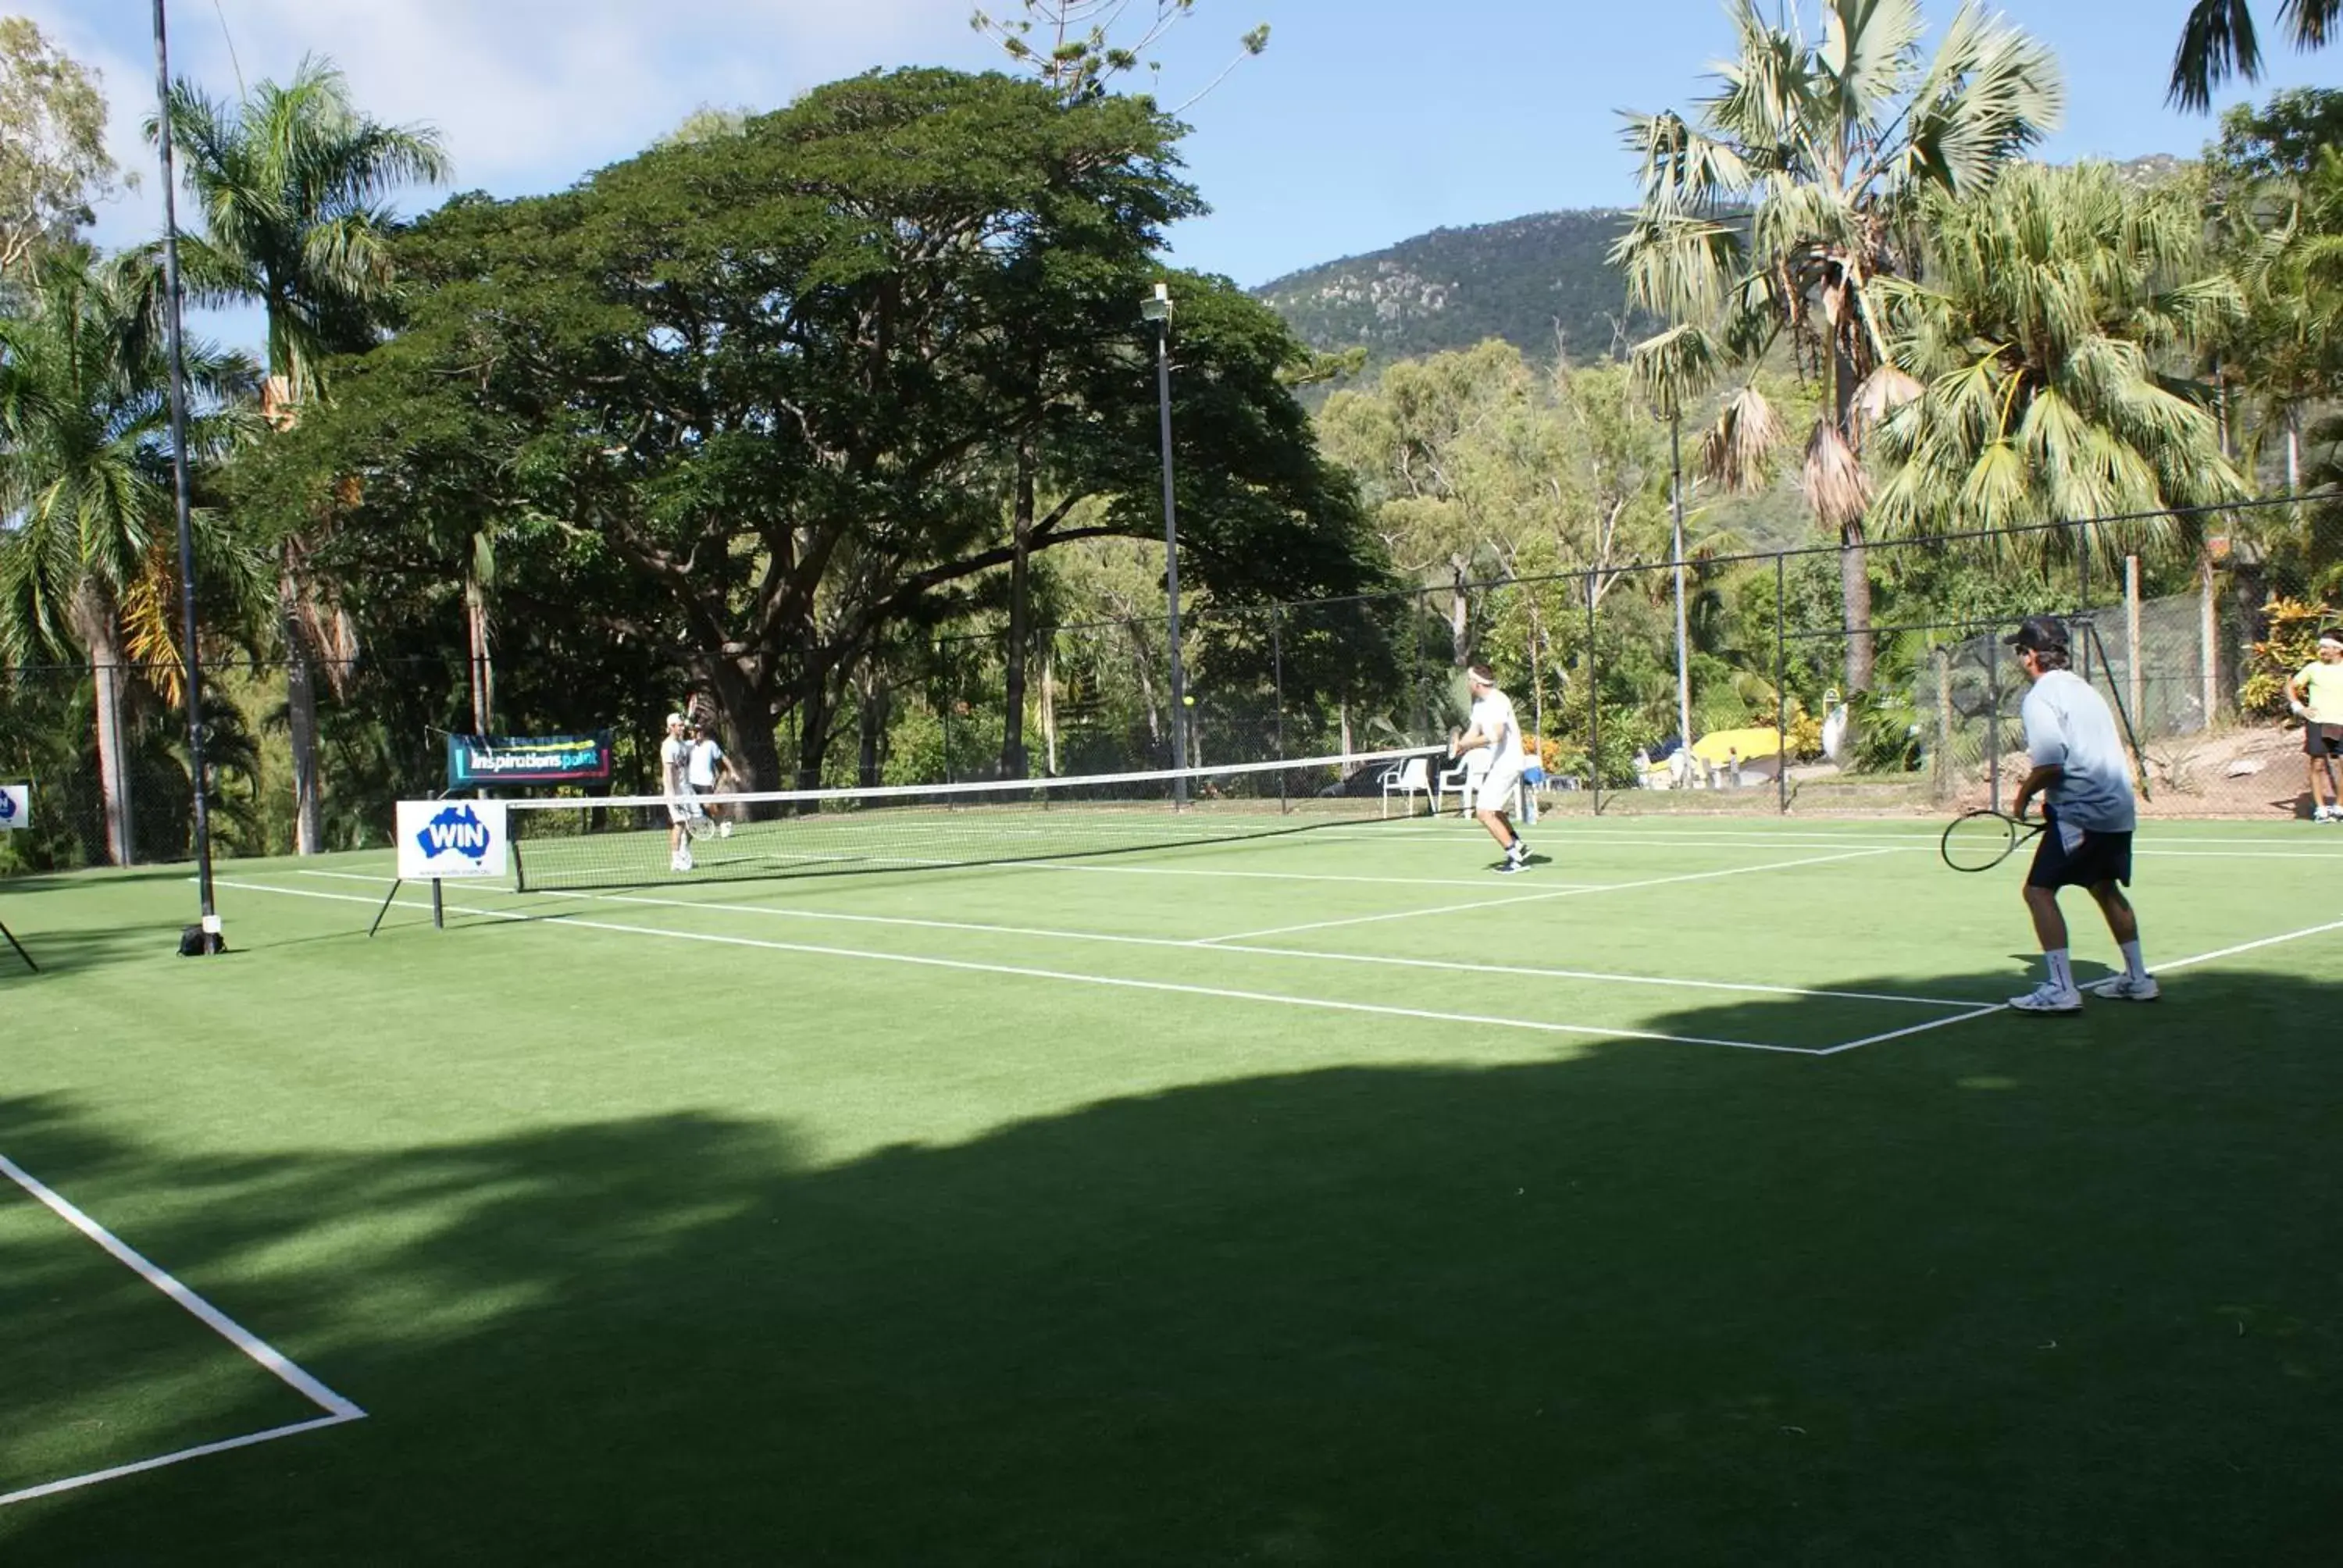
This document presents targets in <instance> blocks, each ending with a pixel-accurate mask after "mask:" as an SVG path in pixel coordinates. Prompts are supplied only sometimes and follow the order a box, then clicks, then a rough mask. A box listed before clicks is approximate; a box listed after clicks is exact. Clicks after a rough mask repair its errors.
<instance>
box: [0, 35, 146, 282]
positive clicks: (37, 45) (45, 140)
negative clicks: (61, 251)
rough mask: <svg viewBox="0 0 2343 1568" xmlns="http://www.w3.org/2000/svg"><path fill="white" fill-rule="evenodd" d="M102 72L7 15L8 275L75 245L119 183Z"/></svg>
mask: <svg viewBox="0 0 2343 1568" xmlns="http://www.w3.org/2000/svg"><path fill="white" fill-rule="evenodd" d="M116 172H117V171H116V168H115V165H114V158H113V156H112V155H111V154H109V153H108V152H107V151H106V98H105V96H104V95H103V94H101V93H100V92H99V90H98V75H97V73H96V71H94V70H92V69H91V68H89V67H88V66H86V65H83V64H81V62H79V61H77V60H75V58H73V56H72V55H67V54H65V52H64V51H63V50H61V49H59V48H57V47H56V45H54V44H52V43H50V42H49V40H48V39H47V37H45V35H43V34H42V32H41V30H40V28H39V27H37V26H35V25H34V24H33V23H32V22H31V21H29V20H28V19H26V18H25V17H23V16H0V276H5V275H7V274H11V273H17V272H21V271H22V270H23V269H24V268H25V266H27V265H28V264H29V262H30V260H31V258H32V256H33V253H34V251H35V249H36V248H38V247H40V246H44V245H57V244H65V243H69V242H70V241H71V240H72V238H73V236H74V235H75V232H76V231H77V230H78V229H80V228H81V227H82V226H84V225H85V224H88V223H91V222H94V221H95V220H96V212H95V211H94V210H93V208H92V206H91V204H92V203H93V202H94V201H96V200H98V199H101V198H103V197H104V196H106V195H107V194H108V193H109V192H111V191H112V190H113V188H114V184H115V177H116Z"/></svg>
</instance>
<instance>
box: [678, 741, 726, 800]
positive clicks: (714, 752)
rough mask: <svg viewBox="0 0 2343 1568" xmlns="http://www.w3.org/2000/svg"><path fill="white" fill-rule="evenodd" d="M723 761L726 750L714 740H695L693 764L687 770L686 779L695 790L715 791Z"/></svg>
mask: <svg viewBox="0 0 2343 1568" xmlns="http://www.w3.org/2000/svg"><path fill="white" fill-rule="evenodd" d="M723 760H724V748H722V747H721V746H719V745H717V744H716V742H714V741H713V740H695V741H693V742H692V743H691V764H690V766H689V768H688V769H686V771H685V777H686V778H687V779H689V780H690V781H691V787H692V788H693V789H715V788H716V769H717V768H718V767H719V765H720V764H721V763H722V762H723Z"/></svg>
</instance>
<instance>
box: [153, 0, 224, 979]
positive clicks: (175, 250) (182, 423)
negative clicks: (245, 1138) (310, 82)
mask: <svg viewBox="0 0 2343 1568" xmlns="http://www.w3.org/2000/svg"><path fill="white" fill-rule="evenodd" d="M155 132H156V134H155V142H156V147H157V148H158V149H159V156H160V161H161V163H162V166H163V294H164V302H163V307H164V310H165V311H166V316H165V318H164V325H165V327H166V335H167V337H168V339H169V352H170V371H171V487H172V492H173V501H174V504H175V507H176V512H177V516H178V525H179V632H180V637H181V638H182V640H183V641H184V643H185V645H186V648H185V655H184V657H185V658H186V699H187V769H188V771H189V772H190V773H191V774H193V775H194V779H195V787H196V788H195V795H196V898H197V900H199V902H200V903H201V905H202V913H203V928H204V936H205V940H204V942H203V944H202V945H203V950H204V951H205V952H210V951H213V950H215V948H216V946H217V944H218V940H219V934H220V919H219V911H218V910H217V909H216V906H215V905H214V904H213V901H212V829H211V809H210V805H209V796H210V792H211V779H210V777H209V773H208V769H206V768H205V766H204V724H203V698H204V672H203V661H202V658H201V657H200V655H199V652H198V650H197V648H196V539H195V531H194V529H193V528H192V527H191V526H190V524H189V522H188V519H187V363H186V348H185V345H184V344H183V343H182V341H181V337H180V323H179V218H178V203H177V200H176V196H175V194H174V189H175V187H176V185H177V183H178V182H177V180H176V178H175V177H174V176H173V172H172V167H171V54H170V47H169V45H168V42H167V40H166V29H165V25H164V20H163V0H155Z"/></svg>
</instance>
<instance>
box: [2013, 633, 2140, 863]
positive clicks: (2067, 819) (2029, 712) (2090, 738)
mask: <svg viewBox="0 0 2343 1568" xmlns="http://www.w3.org/2000/svg"><path fill="white" fill-rule="evenodd" d="M2018 712H2019V717H2020V718H2021V719H2024V721H2025V724H2026V755H2027V756H2028V757H2030V758H2032V759H2033V760H2034V765H2035V766H2036V768H2048V767H2053V766H2056V768H2058V769H2060V770H2061V771H2060V774H2059V778H2058V782H2057V783H2056V784H2053V785H2052V786H2051V787H2050V789H2049V790H2048V791H2047V793H2048V795H2049V797H2050V804H2052V805H2053V806H2056V808H2057V809H2058V819H2059V821H2061V822H2063V823H2066V825H2067V826H2069V827H2074V828H2080V829H2084V830H2085V831H2087V832H2094V833H2128V832H2130V831H2131V830H2132V829H2133V828H2134V827H2135V826H2136V825H2137V822H2138V811H2137V808H2136V807H2135V806H2134V805H2133V803H2132V794H2131V764H2130V763H2129V761H2128V760H2127V759H2126V758H2125V755H2124V747H2123V738H2122V737H2121V736H2119V735H2117V733H2116V716H2115V714H2114V713H2113V711H2111V710H2110V709H2108V707H2107V699H2105V698H2103V697H2101V696H2100V695H2099V694H2098V693H2097V692H2096V691H2094V690H2092V689H2091V683H2090V682H2089V681H2087V680H2085V679H2084V678H2082V677H2081V676H2079V675H2077V674H2076V673H2075V672H2074V671H2073V670H2071V669H2054V670H2051V671H2050V672H2049V673H2047V674H2046V675H2045V676H2043V678H2041V679H2039V680H2037V681H2036V682H2035V683H2034V689H2033V690H2031V691H2029V692H2027V693H2026V705H2025V707H2024V708H2022V709H2019V710H2018Z"/></svg>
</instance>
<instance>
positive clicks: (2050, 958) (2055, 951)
mask: <svg viewBox="0 0 2343 1568" xmlns="http://www.w3.org/2000/svg"><path fill="white" fill-rule="evenodd" d="M2042 961H2043V962H2044V963H2046V964H2048V965H2049V966H2050V983H2051V984H2052V985H2055V986H2056V987H2057V988H2058V989H2059V990H2074V989H2075V970H2074V966H2073V965H2071V964H2069V963H2068V962H2067V961H2066V949H2065V948H2051V949H2048V950H2046V951H2045V952H2044V953H2043V955H2042Z"/></svg>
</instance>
